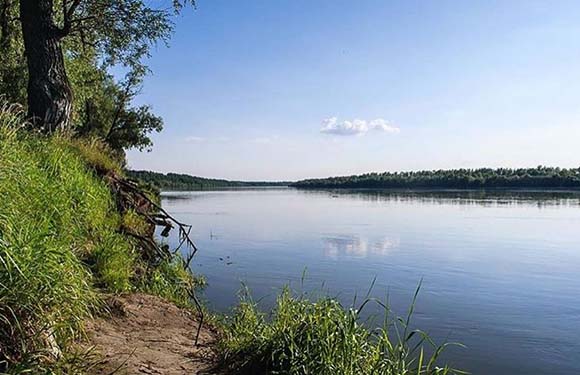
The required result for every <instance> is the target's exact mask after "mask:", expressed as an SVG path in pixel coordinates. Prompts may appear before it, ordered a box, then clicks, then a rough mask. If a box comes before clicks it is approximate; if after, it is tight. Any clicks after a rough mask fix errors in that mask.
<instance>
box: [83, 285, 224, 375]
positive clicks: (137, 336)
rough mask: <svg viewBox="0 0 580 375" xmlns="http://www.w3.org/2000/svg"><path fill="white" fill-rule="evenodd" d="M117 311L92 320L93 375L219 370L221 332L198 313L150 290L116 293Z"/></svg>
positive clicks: (114, 307) (114, 304)
mask: <svg viewBox="0 0 580 375" xmlns="http://www.w3.org/2000/svg"><path fill="white" fill-rule="evenodd" d="M108 304H109V306H110V310H111V314H110V315H109V316H105V317H100V318H97V319H95V320H93V321H90V322H88V324H87V333H88V345H90V346H93V347H94V351H95V354H96V355H97V358H98V364H97V365H96V366H95V368H94V369H93V370H92V372H91V373H92V374H95V375H106V374H111V373H115V374H216V373H217V372H215V371H214V370H213V368H214V367H216V360H217V358H216V352H215V349H214V348H215V344H216V341H217V334H216V332H215V331H214V330H212V329H211V328H208V327H207V326H204V327H202V331H201V333H200V336H199V343H198V345H197V346H195V345H194V340H195V334H196V332H197V325H198V324H197V323H198V321H197V319H196V317H195V314H193V313H192V312H190V311H188V310H187V309H182V308H179V307H177V306H175V305H174V304H172V303H170V302H167V301H165V300H164V299H162V298H159V297H156V296H151V295H147V294H141V293H136V294H129V295H125V296H115V297H111V298H110V299H109V300H108Z"/></svg>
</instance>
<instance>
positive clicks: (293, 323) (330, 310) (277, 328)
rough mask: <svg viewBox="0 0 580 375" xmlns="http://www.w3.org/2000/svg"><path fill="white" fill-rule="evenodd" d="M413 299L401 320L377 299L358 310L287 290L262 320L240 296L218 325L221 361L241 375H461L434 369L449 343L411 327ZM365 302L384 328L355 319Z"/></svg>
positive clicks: (251, 305)
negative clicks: (375, 307) (376, 309)
mask: <svg viewBox="0 0 580 375" xmlns="http://www.w3.org/2000/svg"><path fill="white" fill-rule="evenodd" d="M418 291H419V288H417V293H418ZM417 293H416V294H415V296H414V298H413V300H412V302H411V308H410V309H409V311H408V314H407V316H406V317H405V318H398V317H395V316H393V314H392V312H391V310H390V308H389V307H388V305H386V304H384V303H382V302H380V301H377V300H373V299H367V300H365V301H364V302H363V303H362V305H361V306H359V308H358V309H355V308H347V307H344V306H343V305H341V304H340V303H339V302H338V301H337V300H336V299H333V298H327V297H322V298H319V299H316V300H309V299H307V298H305V297H304V296H302V295H298V296H297V295H295V294H293V293H292V292H291V291H290V289H289V288H285V289H284V290H283V291H282V292H281V293H280V295H279V296H278V298H277V301H276V305H275V307H274V309H273V310H272V312H271V313H270V314H269V315H266V314H264V313H262V312H260V310H259V309H258V306H257V304H256V303H254V302H253V301H252V299H251V298H249V297H248V295H247V294H244V297H243V298H242V300H241V302H240V303H239V305H238V306H237V307H236V308H235V309H234V311H233V314H232V315H231V316H230V317H228V318H227V319H226V320H225V322H224V323H223V327H224V328H223V330H224V336H223V339H222V342H221V349H222V355H223V359H224V361H225V363H227V364H229V366H230V368H231V371H233V373H244V374H254V373H270V374H296V375H298V374H328V375H331V374H332V375H337V374H341V375H342V374H346V375H348V374H352V375H355V374H369V375H370V374H385V375H421V374H424V375H434V374H441V375H443V374H462V373H464V372H461V371H458V370H454V369H452V368H450V367H448V366H445V365H441V364H440V363H439V362H440V360H441V358H440V356H441V354H442V353H443V351H444V349H445V348H446V347H447V346H448V345H449V344H448V343H444V344H442V345H437V344H435V343H434V342H433V341H432V340H431V338H429V336H428V335H426V334H425V333H424V332H422V331H419V330H415V329H412V328H411V317H412V315H413V310H414V306H415V299H416V297H417ZM369 303H378V304H379V305H380V306H381V307H382V309H383V310H384V323H383V325H382V326H381V327H379V328H377V329H373V330H369V329H368V328H367V327H366V326H365V325H364V324H362V322H361V318H360V313H361V309H364V308H365V306H367V305H368V304H369ZM457 345H458V344H457ZM437 366H441V367H437Z"/></svg>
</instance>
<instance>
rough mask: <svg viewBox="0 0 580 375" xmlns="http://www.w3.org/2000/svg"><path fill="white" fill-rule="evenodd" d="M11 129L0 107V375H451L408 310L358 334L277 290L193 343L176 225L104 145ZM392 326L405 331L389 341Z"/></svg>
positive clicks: (335, 313) (184, 234) (318, 302)
mask: <svg viewBox="0 0 580 375" xmlns="http://www.w3.org/2000/svg"><path fill="white" fill-rule="evenodd" d="M22 124H23V122H22V117H21V116H20V114H19V112H18V111H15V110H14V109H12V108H3V109H1V110H0V197H1V199H2V203H3V204H2V205H0V373H2V374H4V373H6V374H22V373H35V374H36V373H38V374H40V373H42V374H111V373H115V372H119V371H121V370H123V371H124V372H126V373H129V374H131V373H150V374H154V373H162V374H171V373H175V374H178V373H196V372H197V373H207V372H208V371H214V369H215V368H216V367H219V368H223V369H224V371H225V372H226V373H228V374H271V373H277V374H296V375H298V374H304V373H310V374H336V373H340V374H346V375H355V374H356V375H359V374H375V373H377V372H379V371H380V372H382V373H387V374H394V375H398V374H424V375H431V374H451V373H453V370H451V369H450V368H449V367H442V368H439V367H436V363H437V362H439V354H440V353H441V351H442V350H443V348H444V346H435V345H434V344H432V342H431V341H429V340H428V338H427V337H426V336H423V335H410V332H411V327H410V325H409V321H410V315H411V313H412V309H411V310H410V313H409V316H408V317H406V318H405V319H400V320H398V319H391V320H390V321H389V323H387V322H385V324H384V325H383V326H382V327H379V328H377V329H372V330H371V329H369V328H368V327H366V326H365V325H364V324H363V323H362V322H361V320H362V319H361V317H360V316H359V311H360V309H361V306H343V305H341V304H340V303H339V302H338V301H337V300H336V299H333V298H328V297H320V298H317V299H312V300H310V299H308V298H306V297H305V296H304V295H297V294H294V293H292V292H291V291H290V290H289V289H285V290H284V291H283V292H282V293H281V294H280V295H279V296H278V298H277V303H276V306H275V307H274V308H273V309H272V310H271V311H269V312H264V311H262V310H261V309H260V307H259V306H258V304H257V303H255V302H253V300H252V299H251V297H250V296H248V295H245V296H244V297H243V299H242V300H241V301H240V302H239V304H238V305H237V306H236V307H235V308H234V309H233V311H231V313H228V314H226V315H223V316H217V317H216V321H217V322H218V323H217V325H216V327H217V328H216V329H214V328H212V327H213V326H210V325H207V324H206V325H203V326H202V331H201V332H200V339H201V341H200V344H201V345H198V346H195V339H194V335H195V333H196V331H197V323H198V320H197V319H200V315H197V314H198V312H197V310H195V308H196V307H200V306H198V304H197V303H196V301H197V300H196V298H195V293H194V292H195V291H197V290H198V289H199V287H201V286H202V285H203V281H202V279H201V278H199V277H197V276H194V275H193V274H192V273H191V269H190V267H189V260H191V259H192V257H193V255H195V253H194V252H192V253H189V255H188V254H187V253H184V252H182V251H184V247H183V246H186V245H188V244H189V245H190V246H191V248H192V249H193V250H194V251H195V249H196V248H195V245H193V243H192V242H189V241H190V239H189V236H188V234H189V232H188V228H189V227H188V226H187V225H185V224H182V223H180V222H177V221H176V220H175V219H173V218H171V217H170V216H169V214H167V212H166V211H165V210H164V209H163V208H162V207H160V206H159V204H158V203H156V202H157V201H158V198H157V197H156V196H155V195H154V194H149V193H148V192H147V191H145V190H142V187H141V186H140V185H139V183H138V182H131V181H129V180H127V179H125V178H124V175H123V174H124V171H123V169H122V168H121V162H122V161H119V160H116V159H114V158H113V157H112V156H111V153H110V152H109V150H108V148H107V147H106V146H105V145H104V144H103V143H101V142H99V141H98V140H89V139H78V138H72V137H70V136H68V135H64V134H56V135H53V136H50V137H47V136H41V135H38V134H33V133H30V132H27V131H26V130H25V129H24V126H23V125H22ZM170 220H172V221H170ZM158 225H160V226H161V227H163V230H162V231H161V236H163V235H164V233H165V234H167V232H169V231H170V230H171V229H172V228H176V227H177V228H176V229H178V231H179V238H180V239H181V240H180V241H181V242H180V244H179V246H178V249H179V251H176V250H175V249H174V250H173V251H172V250H171V249H169V247H168V246H166V245H164V244H163V243H160V242H158V241H157V239H156V238H155V236H154V234H155V226H158ZM182 245H183V246H182ZM185 258H189V260H187V259H185ZM368 302H369V303H370V302H371V301H370V300H369V301H368ZM365 304H366V302H365ZM413 304H414V302H413ZM385 314H390V311H389V310H388V309H386V310H385ZM95 317H96V318H95ZM206 321H207V320H206ZM395 326H396V327H397V328H399V329H401V330H402V332H405V334H403V335H402V336H401V337H396V338H393V337H390V336H389V332H391V331H390V330H391V329H393V328H394V327H395ZM407 332H409V334H407ZM83 340H88V341H84V342H85V344H82V345H80V344H79V343H80V342H83ZM83 345H84V350H80V351H79V348H81V347H83ZM424 347H425V348H428V350H429V352H432V353H433V354H432V356H431V357H429V358H427V355H426V354H425V352H424ZM91 348H94V350H89V349H91Z"/></svg>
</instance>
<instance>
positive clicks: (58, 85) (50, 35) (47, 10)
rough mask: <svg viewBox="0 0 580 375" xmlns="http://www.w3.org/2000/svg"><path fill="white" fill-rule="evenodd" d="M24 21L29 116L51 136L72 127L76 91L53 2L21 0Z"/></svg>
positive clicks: (23, 34)
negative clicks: (66, 64)
mask: <svg viewBox="0 0 580 375" xmlns="http://www.w3.org/2000/svg"><path fill="white" fill-rule="evenodd" d="M20 21H21V24H22V36H23V38H24V50H25V55H26V61H27V65H28V114H29V116H30V117H31V119H32V123H33V125H34V126H35V127H37V128H39V129H41V130H42V131H43V132H46V133H51V132H54V131H55V130H58V129H66V128H68V126H69V123H70V119H71V113H72V91H71V88H70V83H69V81H68V77H67V75H66V71H65V67H64V58H63V52H62V48H61V45H60V39H61V38H62V37H63V36H64V35H63V30H62V29H60V28H59V27H58V26H57V25H56V24H55V23H54V19H53V0H20Z"/></svg>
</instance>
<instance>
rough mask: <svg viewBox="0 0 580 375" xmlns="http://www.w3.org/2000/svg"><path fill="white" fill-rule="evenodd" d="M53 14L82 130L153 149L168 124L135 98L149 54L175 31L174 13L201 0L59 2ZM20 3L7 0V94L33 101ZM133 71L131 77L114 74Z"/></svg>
mask: <svg viewBox="0 0 580 375" xmlns="http://www.w3.org/2000/svg"><path fill="white" fill-rule="evenodd" d="M51 3H52V9H49V11H50V12H51V14H50V15H49V16H50V17H52V19H53V20H54V22H55V27H56V28H58V29H59V30H55V31H57V32H59V33H60V34H61V35H62V39H61V46H62V49H63V51H64V61H65V67H66V72H67V76H68V79H69V81H70V84H71V88H72V91H73V93H74V95H73V98H74V103H73V113H72V124H73V129H74V130H75V131H76V132H77V133H78V135H79V136H82V137H85V136H87V135H88V136H91V137H99V138H101V139H103V140H104V141H105V142H106V143H108V144H109V146H110V147H111V148H112V149H113V150H115V151H116V152H117V153H119V154H120V155H122V153H123V150H124V149H129V148H138V149H140V150H143V149H148V148H150V147H151V145H152V142H151V140H150V138H149V134H150V133H152V132H159V131H160V130H161V129H162V127H163V122H162V120H161V118H160V117H158V116H155V115H154V114H153V113H152V111H151V108H150V107H149V106H138V107H135V106H133V105H132V104H131V102H132V100H133V98H134V96H135V95H136V94H137V93H138V92H139V88H140V86H141V83H142V79H143V77H144V75H145V74H146V73H147V72H148V68H147V66H146V65H145V64H144V58H146V57H148V56H149V53H150V50H151V48H152V47H153V46H154V45H155V44H156V43H158V42H160V41H161V42H163V43H166V42H167V41H168V39H169V37H170V36H171V33H172V30H173V24H172V21H171V17H172V16H173V15H174V14H175V12H178V11H179V10H181V8H182V7H183V6H184V5H186V4H188V3H189V4H192V5H193V1H190V0H182V1H174V2H172V4H171V5H170V6H169V7H168V8H167V7H164V8H159V9H157V8H156V7H154V6H153V5H152V4H151V3H150V2H146V1H142V0H122V1H117V0H115V1H112V0H82V1H78V2H77V1H64V0H55V1H53V2H51ZM18 15H19V1H12V0H0V95H1V96H4V97H5V99H6V100H8V101H9V102H11V103H19V104H21V105H23V106H24V105H26V89H27V80H28V77H27V70H26V61H25V57H24V56H25V53H24V44H23V39H22V33H21V25H20V21H19V17H18ZM119 66H120V67H122V69H124V70H125V71H126V72H127V76H126V79H125V80H124V81H116V80H115V79H114V77H113V76H112V75H111V74H110V73H109V70H110V68H112V67H119Z"/></svg>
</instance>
